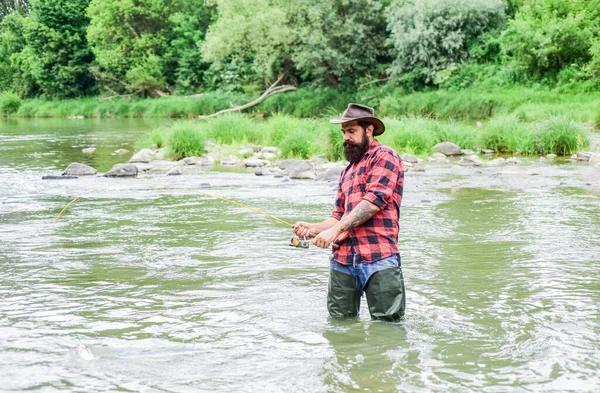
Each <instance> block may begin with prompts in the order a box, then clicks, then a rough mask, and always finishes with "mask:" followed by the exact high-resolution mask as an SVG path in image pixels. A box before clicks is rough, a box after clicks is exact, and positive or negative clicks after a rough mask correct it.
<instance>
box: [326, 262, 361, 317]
mask: <svg viewBox="0 0 600 393" xmlns="http://www.w3.org/2000/svg"><path fill="white" fill-rule="evenodd" d="M361 296H362V291H360V290H359V289H357V288H356V278H355V277H353V276H351V275H349V274H346V273H342V272H339V271H337V270H333V269H330V270H329V291H328V292H327V310H328V311H329V315H331V316H332V317H333V318H338V319H342V318H354V317H356V316H357V315H358V312H359V310H360V297H361Z"/></svg>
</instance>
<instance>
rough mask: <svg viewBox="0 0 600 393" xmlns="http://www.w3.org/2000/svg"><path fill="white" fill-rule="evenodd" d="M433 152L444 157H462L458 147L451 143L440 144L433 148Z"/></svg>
mask: <svg viewBox="0 0 600 393" xmlns="http://www.w3.org/2000/svg"><path fill="white" fill-rule="evenodd" d="M433 150H434V151H439V152H440V153H442V154H444V155H445V156H460V155H462V150H461V149H460V147H459V146H458V145H457V144H455V143H452V142H441V143H438V144H437V145H435V146H434V147H433Z"/></svg>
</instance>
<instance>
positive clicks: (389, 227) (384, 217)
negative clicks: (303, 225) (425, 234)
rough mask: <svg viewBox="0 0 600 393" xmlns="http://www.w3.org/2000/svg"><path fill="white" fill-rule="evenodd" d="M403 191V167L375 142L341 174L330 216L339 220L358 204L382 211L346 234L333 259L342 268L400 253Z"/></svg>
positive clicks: (397, 159) (384, 147)
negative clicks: (400, 220)
mask: <svg viewBox="0 0 600 393" xmlns="http://www.w3.org/2000/svg"><path fill="white" fill-rule="evenodd" d="M403 190H404V165H403V164H402V159H400V157H399V156H398V153H396V152H395V151H394V150H393V149H392V148H390V147H388V146H384V145H382V144H380V143H379V142H378V141H377V140H374V141H373V142H372V143H371V146H370V147H369V150H367V152H366V153H365V155H364V156H363V157H362V159H361V160H360V161H359V162H357V163H356V164H350V165H348V166H347V167H346V169H344V171H343V172H342V174H341V175H340V184H339V188H338V192H337V196H336V199H335V208H334V210H333V213H332V214H331V217H333V218H335V219H336V220H338V221H339V220H341V219H342V217H344V216H346V215H347V214H348V213H350V212H351V211H352V209H354V208H355V207H356V206H357V205H358V204H359V203H360V202H361V201H363V200H366V201H369V202H371V203H373V204H374V205H376V206H377V207H379V208H380V209H381V210H380V211H379V212H377V214H375V215H374V216H373V217H371V218H370V219H369V220H367V221H366V222H365V223H363V224H362V225H360V226H358V227H356V228H354V229H350V230H349V231H348V239H347V240H345V241H344V242H342V243H341V244H340V248H339V249H338V250H337V251H335V252H334V253H333V256H332V258H333V259H334V260H335V261H337V262H339V263H342V264H344V265H352V256H353V254H355V255H356V262H357V263H361V262H366V263H369V262H376V261H379V260H381V259H384V258H387V257H390V256H392V255H395V254H399V253H400V251H399V248H398V232H399V224H398V221H399V219H400V203H401V202H402V192H403Z"/></svg>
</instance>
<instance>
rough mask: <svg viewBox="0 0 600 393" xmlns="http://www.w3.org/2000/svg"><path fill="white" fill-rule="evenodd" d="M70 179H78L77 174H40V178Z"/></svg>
mask: <svg viewBox="0 0 600 393" xmlns="http://www.w3.org/2000/svg"><path fill="white" fill-rule="evenodd" d="M70 179H79V178H78V177H77V176H65V175H59V176H57V175H47V176H42V180H70Z"/></svg>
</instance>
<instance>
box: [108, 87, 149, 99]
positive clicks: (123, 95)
mask: <svg viewBox="0 0 600 393" xmlns="http://www.w3.org/2000/svg"><path fill="white" fill-rule="evenodd" d="M143 91H144V90H142V89H140V90H136V91H134V92H133V93H131V94H117V95H115V96H110V97H103V98H101V99H100V101H106V100H112V99H113V98H123V99H126V100H130V99H131V98H132V97H135V96H136V95H138V94H140V93H142V92H143Z"/></svg>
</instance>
